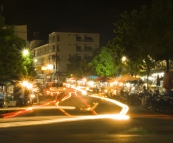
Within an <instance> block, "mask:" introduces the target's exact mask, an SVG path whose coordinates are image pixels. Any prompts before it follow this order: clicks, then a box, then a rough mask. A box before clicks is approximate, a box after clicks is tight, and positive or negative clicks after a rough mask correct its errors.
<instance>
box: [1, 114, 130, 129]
mask: <svg viewBox="0 0 173 143" xmlns="http://www.w3.org/2000/svg"><path fill="white" fill-rule="evenodd" d="M43 118H44V117H43ZM43 118H42V119H43ZM50 118H54V119H50ZM109 118H112V119H117V120H122V118H120V117H119V115H117V116H116V115H115V114H114V115H98V116H70V117H66V118H60V117H59V118H57V116H54V117H49V119H47V120H41V119H40V120H39V121H33V119H35V117H34V118H28V119H27V121H21V122H20V121H17V122H12V121H9V122H7V120H6V121H3V122H2V123H0V124H1V126H0V128H9V127H10V128H11V127H20V126H32V125H43V124H53V123H62V122H74V121H82V120H95V119H109ZM29 119H31V121H29ZM124 119H125V120H126V119H127V118H124Z"/></svg>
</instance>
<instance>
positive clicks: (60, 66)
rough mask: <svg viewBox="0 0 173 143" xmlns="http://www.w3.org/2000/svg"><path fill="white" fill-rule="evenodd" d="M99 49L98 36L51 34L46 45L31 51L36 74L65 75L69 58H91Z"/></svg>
mask: <svg viewBox="0 0 173 143" xmlns="http://www.w3.org/2000/svg"><path fill="white" fill-rule="evenodd" d="M97 48H99V34H97V33H71V32H53V33H51V34H49V42H48V44H44V45H42V46H39V47H35V48H34V49H33V54H34V60H35V61H36V62H35V67H36V70H37V73H38V74H40V75H41V74H49V75H52V74H54V73H57V72H58V73H59V72H61V73H65V72H66V70H67V64H68V63H69V61H68V60H69V58H70V57H73V56H77V57H78V58H79V59H81V60H84V59H89V58H91V56H92V54H93V51H94V50H95V49H97Z"/></svg>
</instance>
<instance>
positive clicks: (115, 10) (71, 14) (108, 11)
mask: <svg viewBox="0 0 173 143" xmlns="http://www.w3.org/2000/svg"><path fill="white" fill-rule="evenodd" d="M1 1H2V2H1ZM151 1H152V0H0V4H3V7H4V11H3V15H4V16H5V18H6V24H15V25H20V24H27V25H28V40H31V39H32V33H33V32H40V34H41V35H42V36H43V37H44V38H47V36H48V34H49V33H51V32H53V31H69V32H97V33H100V41H101V43H100V44H101V46H105V45H106V44H107V42H108V41H109V40H111V39H112V38H113V37H114V33H113V29H114V26H113V23H114V22H115V21H117V20H118V18H119V15H120V14H121V13H122V12H123V11H125V10H126V11H131V10H134V9H136V10H138V9H140V7H141V5H148V6H150V4H151Z"/></svg>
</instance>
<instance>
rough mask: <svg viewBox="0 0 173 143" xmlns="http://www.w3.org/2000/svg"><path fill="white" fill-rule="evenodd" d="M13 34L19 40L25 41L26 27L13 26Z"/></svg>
mask: <svg viewBox="0 0 173 143" xmlns="http://www.w3.org/2000/svg"><path fill="white" fill-rule="evenodd" d="M14 32H15V34H16V35H17V36H18V37H20V38H21V39H23V40H25V41H26V43H28V41H27V25H15V26H14Z"/></svg>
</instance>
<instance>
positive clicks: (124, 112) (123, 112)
mask: <svg viewBox="0 0 173 143" xmlns="http://www.w3.org/2000/svg"><path fill="white" fill-rule="evenodd" d="M74 89H75V90H77V91H81V92H82V91H83V90H82V89H80V88H74ZM91 97H95V98H100V99H102V100H106V101H108V102H112V103H114V104H116V105H118V106H120V107H122V110H121V112H120V113H119V118H122V119H129V116H127V115H126V114H127V112H128V110H129V107H128V106H127V105H125V104H123V103H121V102H119V101H116V100H113V99H110V98H106V97H102V96H101V97H100V96H96V95H91ZM115 116H117V115H116V114H115Z"/></svg>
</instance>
